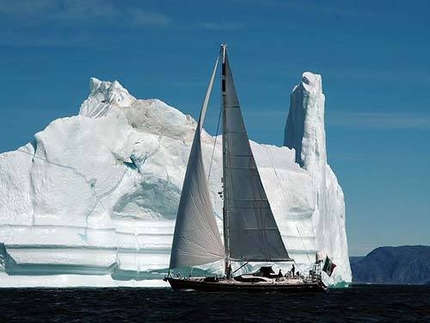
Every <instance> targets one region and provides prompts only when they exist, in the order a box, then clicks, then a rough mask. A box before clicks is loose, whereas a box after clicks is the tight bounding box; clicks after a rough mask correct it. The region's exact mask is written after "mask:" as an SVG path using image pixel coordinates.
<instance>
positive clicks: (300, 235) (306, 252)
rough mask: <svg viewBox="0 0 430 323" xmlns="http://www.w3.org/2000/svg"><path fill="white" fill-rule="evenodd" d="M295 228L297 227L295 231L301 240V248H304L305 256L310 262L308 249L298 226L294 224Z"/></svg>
mask: <svg viewBox="0 0 430 323" xmlns="http://www.w3.org/2000/svg"><path fill="white" fill-rule="evenodd" d="M296 229H297V232H298V233H299V237H300V240H301V241H302V244H303V249H304V250H305V254H306V257H307V258H308V261H309V262H311V259H310V258H309V255H308V251H307V249H306V246H305V243H304V242H303V239H302V234H301V233H300V230H299V227H298V226H296Z"/></svg>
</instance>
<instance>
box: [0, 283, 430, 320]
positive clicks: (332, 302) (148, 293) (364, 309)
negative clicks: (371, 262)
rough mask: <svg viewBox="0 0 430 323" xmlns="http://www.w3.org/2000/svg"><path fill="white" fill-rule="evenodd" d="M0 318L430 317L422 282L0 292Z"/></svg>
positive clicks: (429, 294)
mask: <svg viewBox="0 0 430 323" xmlns="http://www.w3.org/2000/svg"><path fill="white" fill-rule="evenodd" d="M0 322H430V286H371V287H370V286H361V287H360V286H357V287H352V288H347V289H331V290H330V291H329V292H328V293H327V294H307V295H286V294H248V293H238V294H221V293H220V294H218V293H202V292H173V291H171V290H170V289H167V288H164V289H142V288H73V289H24V288H21V289H0Z"/></svg>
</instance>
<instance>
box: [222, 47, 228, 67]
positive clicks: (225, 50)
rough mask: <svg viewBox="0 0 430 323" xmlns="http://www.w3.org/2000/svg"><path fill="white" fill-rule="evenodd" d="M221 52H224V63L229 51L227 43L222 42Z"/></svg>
mask: <svg viewBox="0 0 430 323" xmlns="http://www.w3.org/2000/svg"><path fill="white" fill-rule="evenodd" d="M221 52H222V63H223V64H224V63H225V54H226V52H227V43H222V44H221Z"/></svg>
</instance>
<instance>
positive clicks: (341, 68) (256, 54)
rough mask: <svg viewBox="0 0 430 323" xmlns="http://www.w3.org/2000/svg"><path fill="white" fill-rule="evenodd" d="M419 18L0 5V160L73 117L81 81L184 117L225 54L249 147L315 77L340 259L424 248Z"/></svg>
mask: <svg viewBox="0 0 430 323" xmlns="http://www.w3.org/2000/svg"><path fill="white" fill-rule="evenodd" d="M429 12H430V2H428V1H425V0H423V1H419V0H415V1H414V0H410V1H407V0H372V1H370V0H368V1H352V0H349V1H348V0H347V1H345V0H342V1H341V0H339V1H334V0H327V1H319V0H314V1H308V0H300V1H299V0H285V1H281V0H266V1H253V0H230V1H224V0H220V1H191V0H185V1H167V0H153V1H146V0H143V1H137V0H136V1H132V0H129V1H114V0H92V1H88V0H70V1H59V0H39V1H23V0H15V1H12V0H10V1H7V0H0V95H1V101H0V102H1V103H0V113H1V118H0V152H4V151H8V150H14V149H16V148H17V147H19V146H21V145H24V144H25V143H26V142H28V141H29V140H30V139H31V138H32V136H33V134H34V133H36V132H37V131H40V130H42V129H43V128H44V127H45V126H46V125H47V124H48V123H49V122H50V121H52V120H54V119H56V118H58V117H64V116H70V115H74V114H76V113H77V112H78V109H79V106H80V104H81V102H82V101H83V100H84V99H85V98H86V96H87V95H88V84H89V79H90V77H91V76H95V77H97V78H99V79H102V80H111V81H112V80H118V81H119V82H120V83H121V84H122V85H123V86H125V87H126V88H127V89H128V90H129V91H130V93H131V94H133V95H134V96H136V97H138V98H159V99H161V100H163V101H165V102H167V103H168V104H170V105H173V106H175V107H177V108H178V109H180V110H181V111H183V112H185V113H189V114H191V115H193V116H194V117H196V116H197V115H198V110H199V108H200V104H201V101H202V99H203V96H204V93H205V87H206V84H207V81H208V78H209V74H210V69H211V68H212V64H213V61H214V59H215V56H216V54H217V51H218V47H219V44H220V43H221V42H224V41H225V42H227V43H229V47H230V60H231V63H232V66H233V71H234V73H235V81H236V87H237V90H238V93H239V96H240V100H241V104H242V106H243V109H244V115H245V118H246V122H247V127H248V131H249V134H250V137H251V139H253V140H256V141H258V142H264V143H270V144H276V145H282V143H283V133H284V126H285V121H286V117H287V113H288V109H289V95H290V92H291V90H292V88H293V86H294V85H295V84H297V82H298V81H299V79H300V76H301V74H302V72H304V71H308V70H309V71H312V72H315V73H320V74H322V77H323V89H324V93H325V95H326V135H327V149H328V159H329V164H330V165H331V167H332V168H333V169H334V171H335V173H336V175H337V177H338V179H339V182H340V184H341V186H342V188H343V190H344V193H345V198H346V221H347V235H348V241H349V248H350V254H351V255H363V254H366V253H367V252H369V251H371V250H372V249H373V248H374V247H376V246H381V245H402V244H427V245H430V233H429V228H430V167H429V166H430V143H429V141H430V105H429V94H430V91H429V89H430V60H429V58H430V43H429V40H428V39H429V33H430V19H429V18H428V13H429ZM213 113H217V112H213ZM209 130H211V129H209Z"/></svg>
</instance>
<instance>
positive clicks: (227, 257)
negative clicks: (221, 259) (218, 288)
mask: <svg viewBox="0 0 430 323" xmlns="http://www.w3.org/2000/svg"><path fill="white" fill-rule="evenodd" d="M221 52H222V53H221V55H222V64H221V93H222V129H223V133H222V164H223V168H222V171H223V176H222V178H223V185H222V186H223V209H222V215H223V231H224V248H225V274H226V276H227V277H228V278H230V277H229V276H230V274H231V265H230V237H229V236H230V232H229V224H228V223H229V222H228V206H227V201H228V199H227V190H228V187H227V184H228V183H227V180H226V171H225V165H226V164H227V163H226V159H227V154H226V149H227V147H226V143H227V140H226V134H225V131H224V129H226V122H227V121H226V113H225V106H226V54H227V44H225V43H224V44H221Z"/></svg>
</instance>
